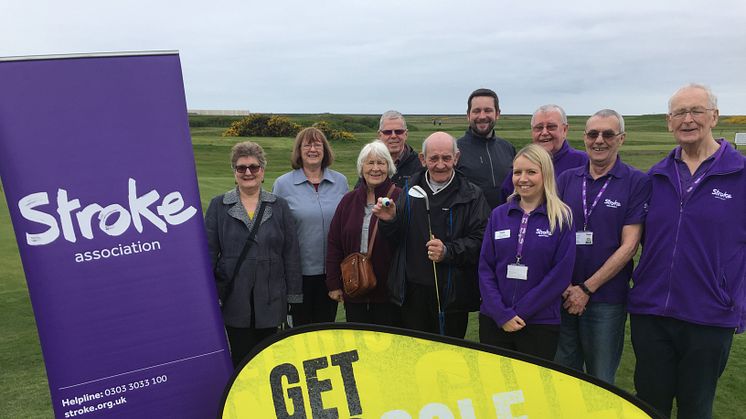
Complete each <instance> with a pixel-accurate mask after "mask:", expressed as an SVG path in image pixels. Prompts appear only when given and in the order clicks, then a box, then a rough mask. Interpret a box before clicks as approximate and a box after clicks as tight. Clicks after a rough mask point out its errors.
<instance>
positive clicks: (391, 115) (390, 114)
mask: <svg viewBox="0 0 746 419" xmlns="http://www.w3.org/2000/svg"><path fill="white" fill-rule="evenodd" d="M387 119H401V123H402V126H403V128H404V129H407V121H406V120H404V115H402V114H401V113H400V112H399V111H394V110H390V111H386V112H384V113H383V115H381V120H380V121H379V122H378V130H379V131H380V130H382V129H383V123H384V122H386V120H387Z"/></svg>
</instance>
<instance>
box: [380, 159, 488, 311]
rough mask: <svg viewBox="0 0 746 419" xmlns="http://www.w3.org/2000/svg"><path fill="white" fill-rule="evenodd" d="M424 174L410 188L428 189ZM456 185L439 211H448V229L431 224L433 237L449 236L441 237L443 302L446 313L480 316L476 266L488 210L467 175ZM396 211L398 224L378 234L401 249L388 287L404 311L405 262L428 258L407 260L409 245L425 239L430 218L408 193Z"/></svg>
mask: <svg viewBox="0 0 746 419" xmlns="http://www.w3.org/2000/svg"><path fill="white" fill-rule="evenodd" d="M424 173H425V170H422V171H421V172H420V173H418V174H416V175H415V176H413V177H412V179H411V184H412V185H417V184H420V185H422V184H424V179H423V176H424ZM453 182H454V184H453V185H452V186H455V187H456V188H457V191H458V192H457V193H456V194H455V197H454V198H453V200H452V202H450V205H449V206H448V208H442V209H441V210H447V211H448V215H447V217H445V218H446V219H447V220H448V221H447V225H445V226H437V225H435V223H436V222H437V220H438V219H440V218H439V217H434V218H433V231H436V230H445V231H447V232H448V233H447V234H446V236H445V237H439V238H440V239H441V240H442V241H443V243H444V244H445V246H446V255H445V259H444V260H443V261H441V262H439V263H437V264H436V266H437V272H438V287H439V290H440V298H441V302H442V307H443V309H444V310H445V311H477V310H479V301H480V298H479V284H478V280H477V266H478V262H479V251H480V249H481V247H482V237H483V235H484V228H485V226H486V224H487V218H488V217H489V215H490V208H489V206H488V205H487V201H486V200H485V198H484V195H483V194H482V191H481V190H480V189H479V188H478V187H477V186H476V185H474V184H472V183H471V182H469V181H468V180H467V179H466V177H465V176H464V175H463V174H461V173H459V172H458V171H456V177H455V178H454V179H453ZM449 187H450V186H449ZM425 188H427V186H425ZM396 206H397V207H396V218H395V219H394V220H392V221H389V222H384V221H381V222H380V224H379V227H378V228H379V230H380V231H381V233H383V235H384V236H385V237H386V238H387V239H388V240H389V242H390V243H396V244H397V245H398V246H397V250H396V252H395V253H394V259H393V261H392V262H391V271H390V272H389V278H388V284H389V294H390V297H391V301H392V302H393V303H395V304H397V305H399V306H401V305H402V304H403V303H404V296H405V295H406V283H407V278H406V265H407V261H408V260H410V259H411V258H415V257H422V258H426V257H427V256H426V253H425V252H424V251H423V252H422V253H421V254H417V255H407V254H406V253H407V252H406V248H407V246H406V241H407V240H414V238H410V237H419V236H421V235H422V234H425V235H427V218H426V216H425V215H424V214H425V213H426V212H425V203H424V200H421V199H414V198H411V197H410V196H409V195H408V190H404V191H402V193H401V195H399V199H398V200H397V202H396Z"/></svg>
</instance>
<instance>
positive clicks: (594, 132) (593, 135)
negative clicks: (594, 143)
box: [585, 129, 624, 140]
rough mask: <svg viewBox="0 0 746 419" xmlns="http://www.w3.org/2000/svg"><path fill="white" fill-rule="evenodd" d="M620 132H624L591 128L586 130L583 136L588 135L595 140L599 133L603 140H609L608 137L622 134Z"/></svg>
mask: <svg viewBox="0 0 746 419" xmlns="http://www.w3.org/2000/svg"><path fill="white" fill-rule="evenodd" d="M622 134H624V132H614V131H612V130H610V129H607V130H604V131H599V130H597V129H592V130H590V131H588V132H586V133H585V136H586V137H588V138H590V139H591V140H595V139H596V138H598V136H599V135H600V136H601V137H602V138H603V139H604V140H610V139H612V138H614V137H616V136H617V135H622Z"/></svg>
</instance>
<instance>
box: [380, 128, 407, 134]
mask: <svg viewBox="0 0 746 419" xmlns="http://www.w3.org/2000/svg"><path fill="white" fill-rule="evenodd" d="M379 131H380V132H381V134H383V135H391V134H396V135H402V134H404V133H405V132H407V130H405V129H382V130H379Z"/></svg>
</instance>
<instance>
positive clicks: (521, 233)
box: [515, 212, 531, 264]
mask: <svg viewBox="0 0 746 419" xmlns="http://www.w3.org/2000/svg"><path fill="white" fill-rule="evenodd" d="M530 214H531V213H530V212H524V213H523V217H521V226H520V227H519V228H518V248H516V251H515V252H516V255H515V261H516V263H518V264H520V263H521V254H522V253H523V242H524V241H525V240H526V229H527V228H528V216H529V215H530Z"/></svg>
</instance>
